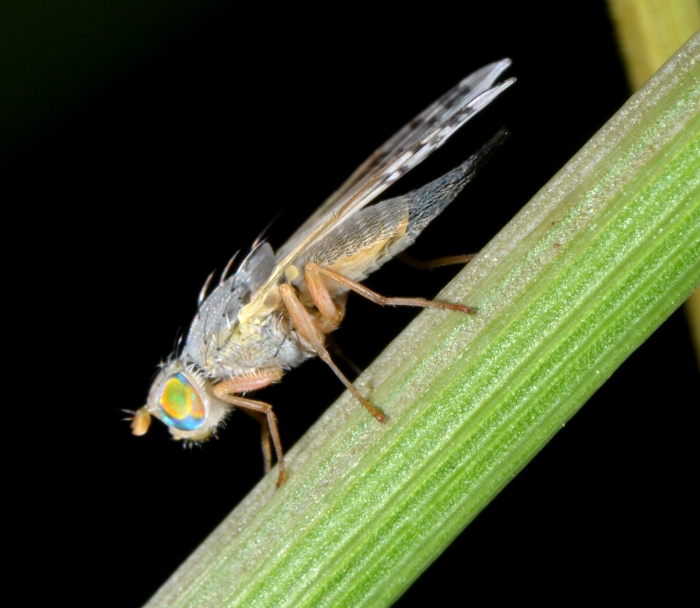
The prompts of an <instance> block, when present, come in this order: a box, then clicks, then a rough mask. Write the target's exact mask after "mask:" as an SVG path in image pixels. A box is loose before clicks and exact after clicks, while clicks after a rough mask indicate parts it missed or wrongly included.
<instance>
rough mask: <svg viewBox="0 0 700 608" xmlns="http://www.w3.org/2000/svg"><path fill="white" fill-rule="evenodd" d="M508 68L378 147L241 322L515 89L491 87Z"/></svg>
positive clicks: (281, 261) (461, 88)
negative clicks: (309, 257)
mask: <svg viewBox="0 0 700 608" xmlns="http://www.w3.org/2000/svg"><path fill="white" fill-rule="evenodd" d="M510 63H511V62H510V59H503V60H501V61H499V62H497V63H493V64H490V65H488V66H485V67H483V68H481V69H480V70H477V71H476V72H474V73H473V74H471V75H469V76H467V77H466V78H465V79H464V80H462V81H461V82H460V83H459V84H458V85H457V86H456V87H454V88H453V89H451V90H450V91H448V92H447V93H446V94H445V95H443V96H442V97H441V98H440V99H438V100H437V101H436V102H434V103H433V104H432V105H430V106H429V107H428V108H426V109H425V110H424V111H423V112H422V113H421V114H419V115H418V116H417V117H416V118H414V119H413V120H412V121H411V122H410V123H408V124H407V125H406V126H405V127H403V128H402V129H401V130H400V131H398V132H397V133H396V134H395V135H394V136H393V137H391V138H390V139H389V140H388V141H387V142H386V143H385V144H384V145H382V146H381V147H380V148H378V149H377V150H376V151H375V152H374V154H372V155H371V156H370V157H369V158H368V159H367V160H366V161H365V162H364V163H363V164H362V165H361V166H360V167H359V168H358V169H357V170H356V171H355V172H354V173H353V174H352V175H351V176H350V178H348V180H346V182H345V183H344V184H343V185H342V186H341V187H340V189H339V190H338V191H337V192H335V193H334V194H333V195H332V196H331V197H330V198H329V199H328V200H326V201H325V202H324V203H323V204H322V205H321V207H320V208H319V209H318V210H317V211H316V212H315V213H314V214H313V215H312V216H311V217H310V218H309V219H308V220H307V221H306V222H305V223H304V224H303V225H302V226H301V227H300V228H299V230H297V231H296V232H295V233H294V235H292V237H291V238H290V239H289V240H288V241H287V243H285V244H284V245H283V246H282V248H281V249H280V250H279V253H278V256H277V260H278V261H277V264H276V266H275V268H274V270H273V271H272V273H271V274H270V277H269V279H268V280H267V282H266V283H265V285H264V286H263V287H262V288H261V289H260V291H258V293H257V294H256V296H255V298H254V299H253V300H252V301H251V302H250V303H249V304H248V305H247V306H245V307H244V308H243V310H241V313H240V314H239V319H241V320H245V319H249V318H251V317H253V316H255V314H256V313H257V312H258V311H259V310H260V309H261V307H262V304H263V302H264V301H265V297H266V296H267V294H268V292H269V290H270V289H271V288H272V287H273V286H275V285H276V284H277V283H278V282H279V280H280V279H281V278H282V276H283V275H284V271H285V269H286V268H287V267H288V266H290V265H291V264H292V263H293V262H294V260H295V259H296V258H297V257H299V255H300V254H301V253H302V252H303V251H304V250H305V249H306V248H307V247H309V246H310V245H312V244H313V243H315V242H316V241H318V239H320V238H322V237H323V236H324V235H325V234H327V233H328V231H329V230H331V229H334V228H336V227H337V226H339V225H340V224H341V223H343V222H344V221H345V220H346V219H347V218H348V217H350V216H351V215H352V214H353V213H355V212H356V211H358V210H359V209H362V208H363V207H364V206H366V205H367V204H369V203H370V202H372V201H373V200H374V199H375V198H376V197H377V196H379V194H381V193H382V192H384V190H386V189H387V188H388V187H389V186H390V185H391V184H393V183H394V182H396V181H397V180H398V179H399V178H401V177H402V176H403V175H405V174H406V173H408V171H410V170H411V169H413V167H415V166H416V165H418V164H419V163H421V162H422V161H423V160H424V159H425V158H427V157H428V156H429V155H430V154H431V153H432V152H433V151H435V150H437V149H438V148H439V147H440V146H441V145H442V144H443V143H445V141H447V139H448V138H449V137H450V136H451V135H452V134H453V133H454V132H455V131H457V130H458V129H459V128H460V127H461V126H462V125H463V124H464V123H466V122H467V121H468V120H469V119H470V118H471V117H472V116H474V115H475V114H477V113H478V112H479V111H480V110H481V109H483V108H484V107H486V106H487V105H488V104H489V103H491V101H493V100H494V99H495V98H496V97H497V96H498V95H500V93H502V92H503V91H504V90H505V89H507V88H508V87H509V86H510V85H512V84H513V83H514V82H515V78H510V79H508V80H506V81H504V82H502V83H500V84H497V85H496V86H492V85H493V83H494V82H495V81H496V79H497V78H498V77H499V76H500V74H501V73H502V72H503V71H504V70H505V69H506V68H507V67H508V66H510Z"/></svg>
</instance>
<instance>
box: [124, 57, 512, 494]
mask: <svg viewBox="0 0 700 608" xmlns="http://www.w3.org/2000/svg"><path fill="white" fill-rule="evenodd" d="M509 65H510V60H509V59H503V60H501V61H499V62H497V63H493V64H491V65H488V66H485V67H483V68H481V69H480V70H478V71H476V72H474V73H473V74H471V75H470V76H468V77H467V78H465V79H464V80H462V81H461V82H460V83H459V84H458V85H457V86H455V87H454V88H453V89H451V90H450V91H448V92H447V93H446V94H445V95H443V96H442V97H441V98H439V99H438V100H437V101H435V102H434V103H433V104H432V105H431V106H429V107H428V108H427V109H426V110H424V111H423V112H422V113H421V114H419V115H418V116H417V117H416V118H415V119H413V120H412V121H411V122H410V123H408V124H407V125H406V126H405V127H403V128H402V129H401V130H400V131H398V132H397V133H396V134H395V135H394V136H393V137H391V138H390V139H389V141H387V142H386V143H385V144H384V145H383V146H381V147H380V148H379V149H377V150H376V151H375V152H374V153H373V154H372V156H370V157H369V158H368V159H367V160H366V161H365V162H364V163H363V164H362V165H361V166H360V167H359V168H358V169H357V170H356V171H355V173H353V174H352V175H351V176H350V178H348V180H347V181H346V182H345V183H344V184H343V185H342V186H341V187H340V189H339V190H338V191H336V192H335V193H334V194H333V195H332V196H331V197H330V198H329V199H328V200H327V201H326V202H324V203H323V204H322V205H321V207H320V208H319V209H318V210H317V211H316V212H315V213H314V214H313V215H312V216H311V217H310V218H309V219H308V220H307V221H306V222H305V223H304V224H303V225H302V226H301V227H300V228H299V229H298V230H297V231H296V232H295V233H294V234H293V235H292V237H291V238H290V239H289V240H288V241H287V243H285V244H284V245H283V246H282V247H281V249H280V250H279V251H278V252H276V253H275V252H273V250H272V247H271V246H270V245H269V244H268V243H267V242H264V241H260V242H256V243H255V244H254V246H253V247H252V250H251V251H250V253H249V254H248V255H247V256H246V258H245V259H244V260H243V261H242V263H241V264H240V265H239V266H238V269H237V270H236V271H235V272H234V273H233V274H232V275H230V276H229V270H230V268H231V266H232V262H230V263H229V265H228V266H227V268H226V269H225V270H224V273H223V274H222V276H221V279H220V281H219V283H218V285H217V286H216V287H215V288H214V289H213V290H212V291H211V293H209V294H208V295H207V291H208V287H209V285H208V284H209V282H210V281H207V284H206V285H205V286H204V288H203V289H202V292H201V294H200V297H199V302H198V310H197V314H196V315H195V318H194V320H193V321H192V324H191V326H190V329H189V333H188V335H187V338H186V341H185V343H184V345H183V346H182V348H181V350H180V351H179V352H176V353H173V355H171V356H170V358H169V359H168V360H167V361H166V362H165V363H163V364H161V369H160V372H159V373H158V375H157V376H156V378H155V380H154V381H153V384H152V386H151V390H150V392H149V394H148V400H147V403H146V405H144V406H143V407H142V408H140V409H139V410H137V411H136V412H135V413H134V415H133V419H132V422H131V426H132V431H133V433H134V435H143V434H144V433H146V431H147V430H148V427H149V425H150V421H151V417H152V416H155V417H156V418H158V419H160V420H161V421H163V422H164V423H165V424H166V425H168V427H169V428H170V433H171V434H172V436H173V437H174V438H176V439H182V440H184V441H186V442H200V441H203V440H205V439H207V438H208V437H210V436H211V435H212V434H213V433H214V432H215V431H216V429H217V427H218V426H219V425H220V424H221V423H222V422H223V421H224V419H225V418H226V416H227V415H228V413H229V412H230V411H231V410H232V409H233V408H239V409H242V410H244V411H245V412H247V413H248V414H250V415H251V416H252V417H253V418H255V419H257V420H258V421H259V422H260V425H261V429H262V447H263V454H264V458H265V470H266V471H269V470H270V468H271V465H272V447H274V450H275V453H276V456H277V462H278V463H279V476H278V480H277V485H278V486H279V485H280V484H281V483H282V481H283V480H284V479H285V477H286V473H285V469H284V456H283V453H282V443H281V441H280V435H279V432H278V430H277V420H276V417H275V414H274V412H273V409H272V406H271V405H269V404H267V403H264V402H262V401H256V400H253V399H249V398H248V397H247V396H243V395H246V394H247V393H249V392H251V391H255V390H258V389H261V388H264V387H266V386H268V385H270V384H272V383H274V382H277V381H279V380H280V379H281V378H282V376H283V375H284V373H285V372H286V371H287V370H289V369H291V368H293V367H296V366H297V365H299V364H300V363H302V362H303V361H305V360H306V359H308V358H310V357H313V356H319V357H320V358H321V359H322V360H323V361H325V362H326V363H327V364H328V365H329V366H330V368H331V369H332V370H333V372H335V374H336V375H337V376H338V378H339V379H340V380H341V381H342V382H343V384H345V386H346V387H347V388H348V389H349V390H350V391H351V392H352V394H353V395H354V396H355V397H356V398H357V400H358V401H359V402H360V403H361V404H362V405H363V406H364V407H365V408H366V409H367V411H368V412H369V413H370V414H371V415H372V416H374V418H376V419H377V420H378V421H379V422H382V421H383V420H384V419H385V415H384V414H383V413H382V412H381V411H379V410H378V409H377V408H376V407H375V406H374V405H372V403H370V402H369V401H368V400H367V399H366V398H365V397H364V396H363V395H361V394H360V392H359V391H358V390H357V389H356V388H355V386H353V384H352V383H351V382H350V381H349V380H348V379H347V378H346V377H345V376H344V375H343V373H342V372H341V371H340V369H338V367H337V366H336V365H335V363H334V362H333V360H332V359H331V356H330V354H329V353H328V350H327V349H326V345H325V342H326V340H325V337H326V335H327V334H329V333H330V332H332V331H333V330H335V329H336V328H337V327H338V326H339V324H340V323H341V321H342V320H343V317H344V316H345V307H346V300H347V296H348V294H349V292H350V291H354V292H356V293H358V294H359V295H361V296H363V297H365V298H367V299H369V300H371V301H372V302H375V303H377V304H379V305H382V306H385V305H393V306H417V307H423V308H438V309H442V310H452V311H458V312H462V313H470V312H472V310H471V309H470V308H469V307H467V306H464V305H462V304H447V303H441V302H433V301H430V300H425V299H422V298H387V297H384V296H380V295H379V294H377V293H375V292H373V291H371V290H369V289H367V288H366V287H364V286H363V285H362V284H361V283H360V281H362V280H363V279H364V278H365V277H366V276H367V275H369V274H370V273H371V272H374V271H375V270H376V269H377V268H379V267H380V266H382V264H384V263H385V262H387V261H388V260H390V259H391V258H393V257H395V256H396V255H397V254H399V253H400V252H402V251H403V250H404V249H405V248H406V247H408V246H409V245H410V244H411V243H413V241H414V240H415V239H416V237H417V236H418V235H419V234H420V233H421V231H422V230H423V229H424V228H425V227H426V226H427V225H428V223H429V222H430V221H431V220H432V219H434V218H435V217H437V216H438V215H439V214H440V213H441V212H442V211H443V209H445V207H446V206H447V205H448V204H449V203H450V202H451V201H452V200H453V199H454V198H455V197H456V196H457V194H458V193H459V192H460V191H461V189H462V188H463V187H464V186H465V185H466V184H467V182H469V181H470V180H471V178H472V177H473V176H474V174H475V172H476V171H477V170H478V168H479V166H480V165H481V164H483V162H484V161H485V160H486V158H487V157H489V156H490V154H491V153H492V152H493V151H494V150H495V149H496V148H497V147H498V146H499V145H500V144H501V143H502V141H503V140H504V139H505V137H506V133H505V131H503V130H502V131H500V132H499V133H498V134H497V135H496V136H495V137H494V138H492V139H491V141H489V142H488V143H487V144H486V145H485V146H484V147H483V148H482V149H481V150H479V151H478V152H477V153H476V154H474V155H473V156H471V157H470V158H469V159H467V160H466V161H465V162H464V163H462V164H461V165H460V166H459V167H457V168H456V169H453V170H452V171H450V172H448V173H447V174H445V175H443V176H442V177H440V178H438V179H436V180H435V181H433V182H431V183H429V184H427V185H426V186H423V187H422V188H419V189H418V190H415V191H413V192H410V193H409V194H405V195H403V196H400V197H397V198H392V199H388V200H385V201H383V202H379V203H376V204H373V205H371V206H368V205H369V203H371V202H373V201H374V200H375V199H376V197H377V196H379V194H381V193H382V192H383V191H384V190H386V188H388V187H389V186H390V185H391V184H393V183H394V182H395V181H397V180H398V179H399V178H400V177H401V176H403V175H404V174H405V173H407V172H408V171H410V170H411V169H412V168H413V167H415V166H416V165H417V164H419V163H420V162H421V161H422V160H423V159H425V158H426V157H427V156H428V155H429V154H431V153H432V152H433V151H434V150H436V149H437V148H439V147H440V146H441V145H442V144H443V143H444V142H445V141H446V140H447V139H448V138H449V137H450V136H451V135H452V134H453V133H454V132H455V131H456V130H457V129H459V128H460V127H461V126H462V125H463V124H464V123H465V122H466V121H468V120H469V119H470V118H471V117H472V116H474V115H475V114H476V113H477V112H479V111H480V110H481V109H482V108H484V107H485V106H486V105H488V104H489V103H490V102H491V101H493V100H494V99H495V98H496V97H497V96H498V95H499V94H500V93H502V92H503V91H504V90H505V89H506V88H508V87H509V86H510V85H511V84H513V82H515V79H514V78H511V79H508V80H505V81H504V82H501V83H500V84H496V80H497V79H498V77H499V76H500V75H501V73H502V72H503V71H504V70H505V69H506V68H507V67H508V66H509ZM210 279H211V277H210Z"/></svg>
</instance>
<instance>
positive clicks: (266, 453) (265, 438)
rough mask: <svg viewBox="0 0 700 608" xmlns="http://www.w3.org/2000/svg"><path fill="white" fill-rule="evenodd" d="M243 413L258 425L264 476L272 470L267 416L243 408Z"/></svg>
mask: <svg viewBox="0 0 700 608" xmlns="http://www.w3.org/2000/svg"><path fill="white" fill-rule="evenodd" d="M241 409H243V411H244V412H245V413H246V414H248V416H250V417H251V418H254V419H255V420H257V421H258V422H259V423H260V435H261V437H260V442H261V443H262V451H263V458H264V459H265V474H267V473H269V472H270V469H271V468H272V448H271V446H270V427H269V426H268V424H267V416H265V414H263V413H262V412H258V411H255V410H247V409H244V408H241Z"/></svg>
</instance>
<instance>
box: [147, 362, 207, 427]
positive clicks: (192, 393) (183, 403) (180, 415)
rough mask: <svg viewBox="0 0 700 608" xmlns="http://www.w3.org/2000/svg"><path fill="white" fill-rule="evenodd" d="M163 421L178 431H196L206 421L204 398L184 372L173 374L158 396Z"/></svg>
mask: <svg viewBox="0 0 700 608" xmlns="http://www.w3.org/2000/svg"><path fill="white" fill-rule="evenodd" d="M158 407H159V409H160V415H161V418H162V419H163V422H165V423H166V424H168V425H170V426H172V427H173V428H176V429H177V430H178V431H194V430H196V429H198V428H199V427H200V426H202V424H203V423H204V419H205V417H206V411H205V410H204V404H203V403H202V399H201V397H200V396H199V393H197V391H196V389H195V388H194V387H193V386H192V385H191V384H190V382H189V380H187V378H186V377H185V376H184V374H180V373H178V374H173V375H172V376H170V377H169V378H168V379H167V380H166V381H165V384H164V385H163V389H162V390H161V391H160V397H158Z"/></svg>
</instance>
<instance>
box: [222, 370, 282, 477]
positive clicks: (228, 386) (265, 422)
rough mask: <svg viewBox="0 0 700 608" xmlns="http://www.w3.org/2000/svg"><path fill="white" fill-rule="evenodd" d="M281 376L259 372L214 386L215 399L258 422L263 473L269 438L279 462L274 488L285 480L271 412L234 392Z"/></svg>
mask: <svg viewBox="0 0 700 608" xmlns="http://www.w3.org/2000/svg"><path fill="white" fill-rule="evenodd" d="M282 375H283V372H282V371H281V370H276V369H269V370H262V371H261V372H260V373H258V375H256V376H243V377H240V378H229V379H228V380H223V381H222V382H219V384H216V385H215V386H214V395H215V396H216V398H217V399H220V400H221V401H224V402H226V403H230V404H231V405H233V406H235V407H237V408H240V409H242V410H244V411H245V412H246V413H248V414H250V415H251V416H252V417H253V418H255V419H256V420H257V421H258V422H260V428H261V432H262V449H263V455H264V457H265V472H266V473H267V472H268V471H269V470H270V468H271V466H272V450H271V449H270V438H272V443H273V445H274V446H275V453H276V454H277V462H278V463H279V476H278V478H277V487H278V488H279V487H280V485H282V482H283V481H284V480H285V479H286V477H287V473H286V472H285V469H284V454H283V452H282V441H281V440H280V434H279V430H278V429H277V418H276V416H275V413H274V412H273V411H272V406H271V405H270V404H269V403H264V402H262V401H254V400H253V399H246V398H245V397H241V396H240V395H239V394H237V393H245V392H247V391H253V390H257V389H259V388H264V387H265V386H269V385H270V384H272V383H273V382H277V381H278V380H280V379H281V378H282Z"/></svg>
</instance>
